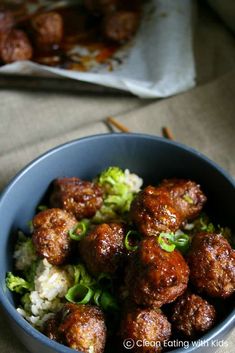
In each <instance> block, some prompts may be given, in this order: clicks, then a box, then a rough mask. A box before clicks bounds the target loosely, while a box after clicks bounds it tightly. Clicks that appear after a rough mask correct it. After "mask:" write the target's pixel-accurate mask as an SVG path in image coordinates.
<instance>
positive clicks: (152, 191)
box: [130, 186, 182, 236]
mask: <svg viewBox="0 0 235 353" xmlns="http://www.w3.org/2000/svg"><path fill="white" fill-rule="evenodd" d="M130 216H131V218H132V220H133V221H134V223H135V224H136V225H137V227H138V229H139V231H140V232H141V233H142V234H144V235H146V236H148V235H149V236H155V235H158V234H159V233H161V232H169V231H172V232H174V231H176V230H177V229H179V227H180V225H181V223H182V218H181V216H180V213H179V212H178V211H177V210H176V209H175V208H174V207H173V205H172V203H171V201H170V200H169V196H168V194H166V193H159V192H158V188H156V187H153V186H148V187H146V188H145V189H144V190H142V191H141V192H140V193H139V194H138V195H137V197H136V198H135V199H134V201H133V202H132V204H131V210H130Z"/></svg>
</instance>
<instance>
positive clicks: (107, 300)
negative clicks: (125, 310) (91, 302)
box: [99, 291, 119, 311]
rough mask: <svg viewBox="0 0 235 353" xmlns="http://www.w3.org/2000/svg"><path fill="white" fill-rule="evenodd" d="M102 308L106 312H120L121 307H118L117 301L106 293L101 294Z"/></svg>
mask: <svg viewBox="0 0 235 353" xmlns="http://www.w3.org/2000/svg"><path fill="white" fill-rule="evenodd" d="M99 303H100V306H101V307H102V308H103V309H104V310H105V311H109V310H119V307H118V305H117V302H116V300H115V299H114V297H113V296H112V295H111V294H110V293H109V292H106V291H104V292H103V293H102V294H101V297H100V300H99Z"/></svg>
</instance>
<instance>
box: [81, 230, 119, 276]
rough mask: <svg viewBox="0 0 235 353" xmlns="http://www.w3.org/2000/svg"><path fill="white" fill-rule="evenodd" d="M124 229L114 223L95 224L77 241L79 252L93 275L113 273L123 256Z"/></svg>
mask: <svg viewBox="0 0 235 353" xmlns="http://www.w3.org/2000/svg"><path fill="white" fill-rule="evenodd" d="M124 237H125V233H124V229H123V226H122V225H120V224H116V223H110V224H105V223H104V224H100V225H98V226H96V227H95V228H94V229H93V230H92V231H91V232H90V233H89V234H88V235H87V236H86V237H85V238H84V239H83V240H81V241H80V242H79V252H80V255H81V257H82V259H83V261H84V262H85V264H86V266H87V269H88V270H89V271H90V273H92V274H93V275H98V274H100V273H102V272H105V273H110V274H113V273H115V272H116V271H117V269H118V267H119V266H120V265H121V263H122V260H123V258H124V256H125V249H124Z"/></svg>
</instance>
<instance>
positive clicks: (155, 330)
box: [120, 308, 171, 353]
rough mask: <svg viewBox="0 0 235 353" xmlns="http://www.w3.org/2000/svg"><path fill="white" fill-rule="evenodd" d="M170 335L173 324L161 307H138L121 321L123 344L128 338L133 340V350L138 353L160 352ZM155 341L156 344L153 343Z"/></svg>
mask: <svg viewBox="0 0 235 353" xmlns="http://www.w3.org/2000/svg"><path fill="white" fill-rule="evenodd" d="M170 335H171V324H170V323H169V322H168V320H167V318H166V317H165V315H164V314H163V313H162V312H161V310H160V309H150V308H147V309H140V308H137V309H134V310H133V311H131V312H127V314H126V315H125V317H124V318H123V319H122V322H121V330H120V336H121V338H122V341H123V344H124V343H125V340H127V339H128V340H130V341H131V340H133V341H132V342H133V343H134V347H133V349H132V350H131V351H133V352H136V353H155V352H160V351H161V343H162V342H164V341H166V340H168V339H169V338H170ZM138 342H139V343H141V344H139V343H138ZM153 342H154V343H156V344H154V345H153ZM143 343H147V344H143ZM148 343H149V344H148ZM128 351H129V349H128Z"/></svg>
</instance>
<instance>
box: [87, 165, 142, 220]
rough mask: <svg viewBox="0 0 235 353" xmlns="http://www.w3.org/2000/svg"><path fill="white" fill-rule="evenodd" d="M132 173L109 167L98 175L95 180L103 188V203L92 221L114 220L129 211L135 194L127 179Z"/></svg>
mask: <svg viewBox="0 0 235 353" xmlns="http://www.w3.org/2000/svg"><path fill="white" fill-rule="evenodd" d="M133 175H134V174H132V175H131V174H126V173H125V172H124V171H123V170H122V169H120V168H119V167H109V168H108V169H106V170H104V171H103V172H102V173H101V174H100V175H99V176H98V178H97V182H98V184H99V185H100V186H101V187H102V188H103V190H104V193H105V195H104V204H103V206H102V207H101V209H100V210H99V211H98V212H97V214H96V215H95V217H94V219H93V220H94V222H97V223H99V222H102V221H107V220H115V219H118V218H120V215H123V214H125V213H126V212H128V211H129V209H130V205H131V202H132V200H133V198H134V196H135V194H136V192H135V191H133V188H132V185H131V183H130V180H129V179H130V177H131V176H133ZM134 176H135V178H138V177H137V176H136V175H134ZM138 179H140V178H138ZM140 180H141V179H140Z"/></svg>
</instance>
